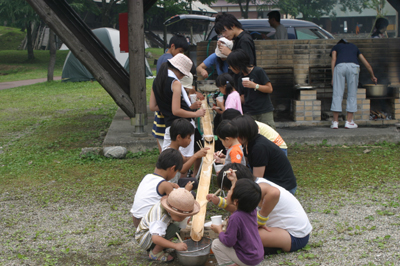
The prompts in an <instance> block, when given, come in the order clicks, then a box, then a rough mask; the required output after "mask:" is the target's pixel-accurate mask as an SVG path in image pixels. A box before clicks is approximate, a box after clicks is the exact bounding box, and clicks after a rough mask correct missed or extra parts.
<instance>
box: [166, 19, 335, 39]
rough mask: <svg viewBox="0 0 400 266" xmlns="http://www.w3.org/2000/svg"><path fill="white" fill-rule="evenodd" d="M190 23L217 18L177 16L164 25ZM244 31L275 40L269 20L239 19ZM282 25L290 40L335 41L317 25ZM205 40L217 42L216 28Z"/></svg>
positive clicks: (298, 22)
mask: <svg viewBox="0 0 400 266" xmlns="http://www.w3.org/2000/svg"><path fill="white" fill-rule="evenodd" d="M183 20H185V21H186V22H190V23H191V24H205V25H207V24H210V23H213V22H214V21H215V17H208V16H202V15H187V14H184V15H176V16H173V17H172V18H170V19H168V20H167V21H165V22H164V25H166V26H169V25H171V24H173V23H176V22H178V21H183ZM239 21H240V23H241V24H242V26H243V29H244V30H247V31H249V32H250V34H251V36H252V37H253V39H254V40H264V39H273V38H274V35H275V29H274V28H272V27H271V26H270V25H269V22H268V19H239ZM281 24H282V25H283V26H285V28H286V29H287V32H288V38H289V39H298V40H312V39H334V37H333V36H332V34H330V33H329V32H328V31H326V30H324V29H323V28H321V27H320V26H318V25H317V24H315V23H313V22H310V21H304V20H298V19H281ZM205 36H206V38H205V39H204V40H216V39H217V34H216V33H215V31H214V27H212V28H211V30H210V32H209V34H205Z"/></svg>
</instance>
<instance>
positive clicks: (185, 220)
mask: <svg viewBox="0 0 400 266" xmlns="http://www.w3.org/2000/svg"><path fill="white" fill-rule="evenodd" d="M189 218H190V216H188V217H186V218H185V219H184V220H183V221H182V222H179V227H180V228H181V229H185V228H186V226H187V223H188V220H189Z"/></svg>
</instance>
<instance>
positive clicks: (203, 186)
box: [190, 99, 214, 241]
mask: <svg viewBox="0 0 400 266" xmlns="http://www.w3.org/2000/svg"><path fill="white" fill-rule="evenodd" d="M201 107H202V108H204V109H206V108H207V107H208V106H207V100H206V99H204V100H203V101H202V104H201ZM200 121H201V125H202V126H203V133H204V135H214V133H213V125H212V123H211V122H212V115H211V111H210V109H206V114H205V116H204V117H202V118H201V119H200ZM204 147H208V148H210V149H209V150H208V151H207V155H206V156H205V157H203V164H202V167H201V170H200V171H201V173H200V181H199V186H198V188H197V197H196V200H197V202H198V203H199V204H200V206H201V207H200V211H199V212H198V213H197V214H196V215H195V216H193V221H192V230H191V231H190V237H191V238H192V240H193V241H200V240H201V239H202V238H203V233H204V221H205V218H206V211H207V199H206V196H207V194H208V193H209V190H210V182H211V174H212V162H213V159H214V156H213V155H214V138H213V140H212V141H211V143H207V142H206V141H204Z"/></svg>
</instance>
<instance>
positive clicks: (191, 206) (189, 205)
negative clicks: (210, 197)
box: [135, 189, 200, 262]
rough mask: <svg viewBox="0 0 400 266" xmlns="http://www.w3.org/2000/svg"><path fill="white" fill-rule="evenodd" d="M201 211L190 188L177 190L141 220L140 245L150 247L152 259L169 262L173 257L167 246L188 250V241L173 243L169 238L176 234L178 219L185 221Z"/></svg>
mask: <svg viewBox="0 0 400 266" xmlns="http://www.w3.org/2000/svg"><path fill="white" fill-rule="evenodd" d="M199 210H200V205H199V203H198V202H197V201H196V200H195V199H194V198H193V196H192V194H190V192H189V191H187V190H186V189H175V190H173V191H172V192H171V193H170V194H169V196H164V197H162V198H161V200H160V201H159V202H158V203H156V204H155V205H154V206H153V207H152V208H151V209H150V210H149V211H148V212H147V214H146V215H145V216H144V217H143V219H142V220H141V221H140V223H139V226H138V228H137V229H136V232H135V242H136V244H137V245H138V246H139V247H141V248H143V249H145V250H149V251H150V252H149V258H150V259H151V260H155V261H164V262H169V261H172V260H173V257H172V256H171V255H169V254H168V253H165V252H164V251H163V249H165V248H173V249H175V250H179V251H184V250H187V245H186V243H173V242H171V241H170V240H169V239H172V238H173V237H175V234H176V233H177V232H178V231H179V228H178V227H177V226H176V225H175V224H173V222H174V221H176V222H181V221H183V220H184V219H185V218H186V217H188V216H193V215H195V214H196V213H198V212H199Z"/></svg>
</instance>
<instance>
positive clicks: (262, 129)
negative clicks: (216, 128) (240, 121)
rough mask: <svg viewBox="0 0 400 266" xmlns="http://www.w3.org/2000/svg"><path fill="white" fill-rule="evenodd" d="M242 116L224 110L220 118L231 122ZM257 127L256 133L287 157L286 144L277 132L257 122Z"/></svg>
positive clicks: (229, 110)
mask: <svg viewBox="0 0 400 266" xmlns="http://www.w3.org/2000/svg"><path fill="white" fill-rule="evenodd" d="M238 116H242V114H241V113H240V112H239V111H238V110H235V109H226V110H225V111H224V112H223V113H222V116H221V119H222V120H225V119H227V120H233V119H234V118H236V117H238ZM255 122H256V124H257V126H258V133H259V134H260V135H262V136H264V137H266V138H267V139H269V140H270V141H272V142H273V143H275V144H276V145H277V146H278V147H279V148H281V150H282V151H283V152H284V153H285V154H286V156H287V145H286V142H285V141H284V140H283V138H282V137H281V135H279V133H278V132H276V131H275V129H273V128H272V127H270V126H268V125H267V124H264V123H262V122H259V121H255Z"/></svg>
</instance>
